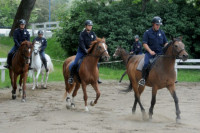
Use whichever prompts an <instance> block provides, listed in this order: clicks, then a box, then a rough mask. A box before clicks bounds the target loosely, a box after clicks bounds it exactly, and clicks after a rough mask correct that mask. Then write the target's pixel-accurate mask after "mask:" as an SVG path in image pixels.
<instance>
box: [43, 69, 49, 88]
mask: <svg viewBox="0 0 200 133" xmlns="http://www.w3.org/2000/svg"><path fill="white" fill-rule="evenodd" d="M48 78H49V71H48V72H46V78H45V83H44V88H45V89H46V88H47V80H48Z"/></svg>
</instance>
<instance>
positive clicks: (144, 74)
mask: <svg viewBox="0 0 200 133" xmlns="http://www.w3.org/2000/svg"><path fill="white" fill-rule="evenodd" d="M147 76H148V68H143V69H142V79H140V81H139V82H138V84H139V85H141V86H145V82H146V81H145V80H146V79H147Z"/></svg>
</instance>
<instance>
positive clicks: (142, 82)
mask: <svg viewBox="0 0 200 133" xmlns="http://www.w3.org/2000/svg"><path fill="white" fill-rule="evenodd" d="M138 84H139V85H141V86H145V79H144V78H142V79H140V81H139V82H138Z"/></svg>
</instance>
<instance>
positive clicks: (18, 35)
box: [4, 19, 30, 69]
mask: <svg viewBox="0 0 200 133" xmlns="http://www.w3.org/2000/svg"><path fill="white" fill-rule="evenodd" d="M25 26H26V21H25V20H24V19H21V20H19V28H17V29H15V31H14V33H13V40H14V43H15V45H14V46H13V47H12V49H11V50H10V52H9V53H8V56H7V65H6V66H4V67H5V68H8V69H9V68H10V66H11V65H12V58H13V56H14V54H15V53H16V51H17V50H18V49H19V47H20V45H21V43H22V42H23V41H25V40H27V41H30V34H29V32H28V31H27V29H25Z"/></svg>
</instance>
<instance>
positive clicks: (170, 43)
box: [163, 41, 173, 54]
mask: <svg viewBox="0 0 200 133" xmlns="http://www.w3.org/2000/svg"><path fill="white" fill-rule="evenodd" d="M172 44H173V41H170V42H169V43H168V44H167V46H165V47H164V48H163V53H164V54H165V53H166V52H167V49H168V48H169V47H170V46H171V45H172Z"/></svg>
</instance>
